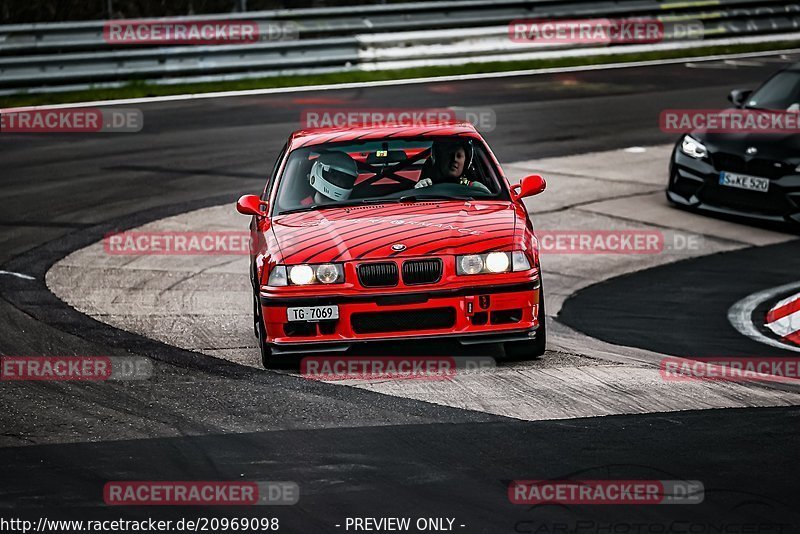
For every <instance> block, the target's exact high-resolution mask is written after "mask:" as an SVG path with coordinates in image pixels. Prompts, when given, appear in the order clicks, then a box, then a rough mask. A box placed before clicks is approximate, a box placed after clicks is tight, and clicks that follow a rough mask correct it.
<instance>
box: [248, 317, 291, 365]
mask: <svg viewBox="0 0 800 534" xmlns="http://www.w3.org/2000/svg"><path fill="white" fill-rule="evenodd" d="M254 314H255V317H254V319H255V328H256V337H258V349H259V351H260V352H261V365H262V366H263V367H264V369H287V368H291V367H292V365H294V364H295V363H296V362H295V360H294V359H293V358H290V357H288V356H275V355H274V354H272V348H271V347H270V345H269V343H267V327H266V326H265V325H264V318H263V317H262V316H261V306H258V305H257V306H256V309H255V311H254Z"/></svg>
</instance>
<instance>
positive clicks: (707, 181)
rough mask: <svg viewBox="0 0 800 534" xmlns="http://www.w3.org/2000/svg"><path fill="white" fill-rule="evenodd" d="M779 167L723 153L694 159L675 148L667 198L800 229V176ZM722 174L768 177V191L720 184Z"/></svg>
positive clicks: (706, 208)
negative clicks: (790, 225)
mask: <svg viewBox="0 0 800 534" xmlns="http://www.w3.org/2000/svg"><path fill="white" fill-rule="evenodd" d="M779 164H780V162H767V161H764V160H756V159H752V160H748V159H746V158H743V157H740V156H736V155H732V154H723V153H716V154H710V156H709V157H708V158H706V159H703V160H697V159H694V158H691V157H689V156H687V155H685V154H684V153H683V152H681V151H680V149H679V148H678V147H677V146H676V148H675V150H674V152H673V155H672V161H671V164H670V177H669V184H668V186H667V198H668V199H669V200H670V201H671V202H673V203H675V204H678V205H680V206H684V207H687V208H692V209H697V210H703V211H710V212H716V213H722V214H726V215H734V216H739V217H747V218H753V219H759V220H763V221H772V222H781V223H789V224H792V225H794V226H800V173H798V172H797V171H796V170H795V169H794V168H791V167H789V166H786V165H785V164H780V165H782V166H779ZM723 171H728V172H733V173H738V174H746V175H750V176H757V177H760V178H767V179H768V180H769V181H770V184H769V191H767V192H766V193H763V192H757V191H747V190H743V189H737V188H733V187H728V186H724V185H720V183H719V179H720V173H721V172H723Z"/></svg>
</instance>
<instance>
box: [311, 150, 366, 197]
mask: <svg viewBox="0 0 800 534" xmlns="http://www.w3.org/2000/svg"><path fill="white" fill-rule="evenodd" d="M356 179H358V165H356V162H355V161H354V160H353V158H351V157H350V156H349V155H348V154H345V153H344V152H326V153H323V154H320V155H319V157H318V158H317V161H315V162H314V165H313V166H312V167H311V172H310V173H309V175H308V183H309V184H310V185H311V187H313V188H314V190H315V192H314V197H313V201H312V202H310V203H313V204H329V203H331V202H341V201H343V200H347V199H348V198H350V194H351V193H352V192H353V186H354V185H355V183H356Z"/></svg>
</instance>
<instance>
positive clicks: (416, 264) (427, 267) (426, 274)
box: [403, 259, 442, 286]
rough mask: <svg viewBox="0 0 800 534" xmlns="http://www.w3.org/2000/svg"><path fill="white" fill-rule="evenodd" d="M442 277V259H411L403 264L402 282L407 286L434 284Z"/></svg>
mask: <svg viewBox="0 0 800 534" xmlns="http://www.w3.org/2000/svg"><path fill="white" fill-rule="evenodd" d="M441 277H442V260H439V259H432V260H412V261H407V262H405V263H404V264H403V283H404V284H406V285H408V286H413V285H420V284H435V283H436V282H438V281H439V279H441Z"/></svg>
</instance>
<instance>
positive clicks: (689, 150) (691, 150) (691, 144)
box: [681, 135, 708, 159]
mask: <svg viewBox="0 0 800 534" xmlns="http://www.w3.org/2000/svg"><path fill="white" fill-rule="evenodd" d="M681 152H683V153H684V154H686V155H687V156H689V157H690V158H694V159H703V158H705V157H706V156H708V149H706V146H705V145H704V144H703V143H701V142H700V141H698V140H697V139H695V138H693V137H691V136H689V135H687V136H684V138H683V141H681Z"/></svg>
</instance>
